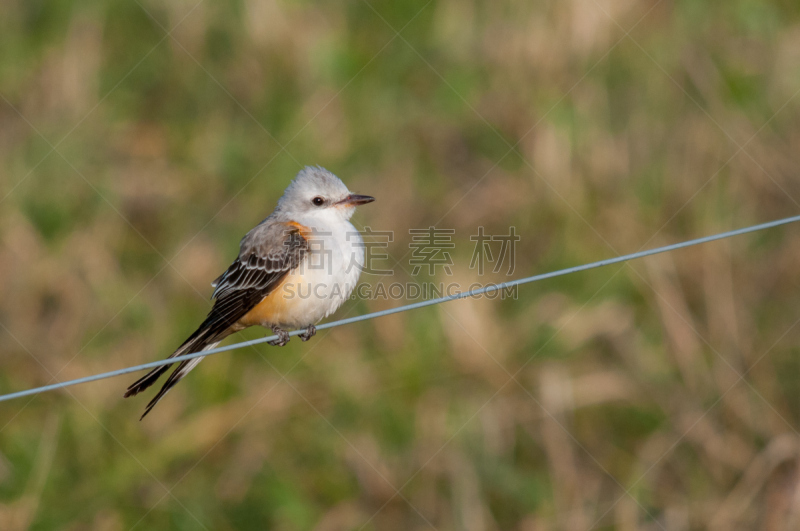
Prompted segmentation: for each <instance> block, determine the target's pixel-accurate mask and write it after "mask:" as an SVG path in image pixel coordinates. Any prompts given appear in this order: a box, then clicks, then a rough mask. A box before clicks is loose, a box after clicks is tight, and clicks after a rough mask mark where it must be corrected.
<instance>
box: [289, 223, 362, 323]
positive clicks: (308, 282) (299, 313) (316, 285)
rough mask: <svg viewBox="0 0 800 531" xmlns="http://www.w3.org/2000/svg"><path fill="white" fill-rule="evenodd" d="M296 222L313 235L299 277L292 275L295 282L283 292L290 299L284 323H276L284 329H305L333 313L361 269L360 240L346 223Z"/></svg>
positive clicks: (359, 236)
mask: <svg viewBox="0 0 800 531" xmlns="http://www.w3.org/2000/svg"><path fill="white" fill-rule="evenodd" d="M298 221H299V222H300V223H301V224H304V225H306V226H309V227H311V228H312V229H313V230H314V234H313V236H312V237H311V238H310V239H309V240H310V248H311V250H310V252H309V253H308V254H307V255H306V258H305V260H303V263H302V264H301V265H300V266H299V267H298V271H297V273H299V274H295V275H292V277H293V280H294V279H297V280H294V281H293V282H292V283H287V285H285V286H284V288H283V289H284V293H286V294H288V295H286V296H288V297H292V298H293V299H294V301H287V303H288V304H287V308H288V309H289V311H288V312H287V313H288V314H287V315H285V316H284V320H285V321H286V322H282V323H280V326H282V327H287V328H305V327H307V326H309V325H311V324H315V323H317V322H318V321H320V320H321V319H324V318H325V317H327V316H329V315H330V314H332V313H333V312H335V311H336V310H337V309H338V308H339V306H341V305H342V304H343V303H344V301H346V300H347V299H348V298H349V297H350V294H351V293H352V292H353V290H354V289H355V287H356V283H357V282H358V277H359V275H360V274H361V270H362V269H363V267H364V245H363V240H362V239H361V234H359V232H358V230H356V228H355V227H354V226H353V225H352V224H351V223H350V222H349V221H345V220H342V219H336V220H332V222H329V223H320V220H314V222H313V223H303V221H301V220H298Z"/></svg>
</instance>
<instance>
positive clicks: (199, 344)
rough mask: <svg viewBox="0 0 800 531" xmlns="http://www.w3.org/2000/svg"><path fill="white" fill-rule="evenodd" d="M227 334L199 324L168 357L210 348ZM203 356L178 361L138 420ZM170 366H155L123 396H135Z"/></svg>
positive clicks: (154, 381) (170, 365)
mask: <svg viewBox="0 0 800 531" xmlns="http://www.w3.org/2000/svg"><path fill="white" fill-rule="evenodd" d="M227 335H228V334H227V333H222V334H219V333H218V334H213V333H211V331H210V330H209V329H208V328H205V327H203V326H201V327H200V328H199V329H198V330H197V331H196V332H195V333H194V334H192V335H191V336H189V339H187V340H186V341H184V343H183V344H182V345H181V346H180V347H178V349H177V350H176V351H175V352H173V353H172V354H170V356H169V357H170V358H174V357H176V356H182V355H184V354H191V353H194V352H201V351H203V350H210V349H212V348H214V347H216V346H217V345H218V344H219V343H220V341H222V340H223V339H224V338H225V337H226V336H227ZM202 359H203V358H193V359H190V360H184V361H181V362H180V363H178V367H177V368H176V369H175V371H174V372H173V373H172V374H170V375H169V378H167V381H166V382H164V385H163V386H162V387H161V389H160V390H159V391H158V393H157V394H156V396H155V397H153V399H152V400H151V401H150V403H149V404H147V407H146V408H145V410H144V413H143V414H142V416H141V417H140V418H139V420H141V419H143V418H144V417H145V415H147V414H148V413H150V410H151V409H153V407H154V406H155V405H156V404H157V403H158V401H159V400H161V399H162V398H164V395H166V394H167V391H169V390H170V389H172V387H173V386H174V385H175V384H176V383H178V382H179V381H180V380H181V378H183V377H184V376H186V375H187V374H188V373H189V371H191V370H192V369H194V368H195V366H196V365H197V364H198V363H200V361H201V360H202ZM170 367H172V364H169V365H162V366H160V367H156V368H154V369H153V370H151V371H150V372H148V373H147V374H145V375H144V376H142V377H141V378H139V379H138V380H136V381H135V382H134V383H133V384H131V385H130V387H128V390H127V391H125V398H127V397H129V396H135V395H137V394H139V393H141V392H142V391H144V390H145V389H147V388H148V387H150V386H151V385H153V384H154V383H156V381H157V380H158V379H159V378H160V377H161V375H162V374H164V373H165V372H167V370H169V368H170Z"/></svg>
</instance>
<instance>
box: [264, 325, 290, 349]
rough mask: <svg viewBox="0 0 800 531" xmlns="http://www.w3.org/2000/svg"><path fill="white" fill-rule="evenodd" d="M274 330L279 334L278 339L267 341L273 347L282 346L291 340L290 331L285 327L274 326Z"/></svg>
mask: <svg viewBox="0 0 800 531" xmlns="http://www.w3.org/2000/svg"><path fill="white" fill-rule="evenodd" d="M272 332H273V333H274V334H275V335H277V336H278V339H273V340H272V341H267V343H269V344H270V345H272V346H273V347H282V346H284V345H285V344H286V343H288V342H289V332H287V331H286V330H284V329H283V328H278V327H277V326H273V327H272Z"/></svg>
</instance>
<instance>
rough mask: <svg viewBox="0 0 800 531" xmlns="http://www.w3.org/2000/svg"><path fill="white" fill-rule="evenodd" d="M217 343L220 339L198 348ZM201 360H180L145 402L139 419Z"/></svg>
mask: <svg viewBox="0 0 800 531" xmlns="http://www.w3.org/2000/svg"><path fill="white" fill-rule="evenodd" d="M219 344H220V340H218V341H213V342H211V343H208V344H206V345H205V346H204V347H203V348H202V349H200V350H211V349H212V348H214V347H216V346H217V345H219ZM195 352H200V351H199V350H198V351H195ZM187 354H188V352H187ZM201 361H203V358H193V359H190V360H184V361H182V362H180V363H179V364H178V368H177V369H175V370H174V371H173V372H172V374H170V375H169V378H167V381H166V382H164V385H162V386H161V389H159V390H158V393H156V396H154V397H153V399H152V400H151V401H150V402H149V403H148V404H147V407H146V408H145V410H144V413H142V416H141V417H139V420H142V419H143V418H144V417H145V416H146V415H147V414H148V413H150V410H151V409H153V408H154V407H155V405H156V404H158V402H159V401H160V400H161V399H162V398H164V395H166V394H167V392H169V390H170V389H172V388H173V387H174V386H175V384H176V383H178V382H179V381H181V379H182V378H183V377H184V376H186V375H187V374H189V371H191V370H192V369H194V368H195V367H196V366H197V364H198V363H200V362H201Z"/></svg>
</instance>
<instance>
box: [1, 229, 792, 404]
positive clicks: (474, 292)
mask: <svg viewBox="0 0 800 531" xmlns="http://www.w3.org/2000/svg"><path fill="white" fill-rule="evenodd" d="M797 221H800V216H792V217H789V218H783V219H779V220H776V221H770V222H769V223H762V224H760V225H753V226H750V227H745V228H742V229H737V230H732V231H728V232H721V233H719V234H714V235H712V236H705V237H703V238H697V239H695V240H688V241H685V242H681V243H675V244H672V245H666V246H664V247H657V248H655V249H650V250H647V251H640V252H638V253H632V254H626V255H623V256H618V257H616V258H608V259H606V260H600V261H598V262H591V263H589V264H584V265H579V266H575V267H569V268H567V269H559V270H558V271H552V272H550V273H543V274H541V275H534V276H531V277H525V278H520V279H517V280H512V281H509V282H503V283H500V284H490V285H487V286H483V287H481V288H476V289H472V290H469V291H465V292H461V293H455V294H451V295H447V296H445V297H439V298H436V299H429V300H425V301H420V302H415V303H413V304H407V305H405V306H400V307H397V308H390V309H388V310H381V311H379V312H373V313H368V314H364V315H359V316H356V317H349V318H347V319H341V320H339V321H333V322H331V323H323V324H321V325H319V326H317V330H325V329H327V328H334V327H337V326H342V325H346V324H351V323H357V322H359V321H367V320H369V319H375V318H377V317H383V316H385V315H391V314H393V313H400V312H406V311H408V310H415V309H417V308H423V307H425V306H432V305H434V304H441V303H443V302H450V301H454V300H457V299H465V298H467V297H475V296H476V295H482V294H484V293H492V292H495V291H500V290H504V289H508V288H512V287H514V286H520V285H522V284H528V283H530V282H537V281H539V280H545V279H548V278H553V277H560V276H563V275H569V274H571V273H577V272H579V271H586V270H588V269H595V268H597V267H603V266H607V265H612V264H618V263H620V262H626V261H628V260H635V259H637V258H644V257H645V256H652V255H654V254H659V253H666V252H669V251H675V250H678V249H684V248H686V247H691V246H693V245H699V244H701V243H708V242H713V241H716V240H722V239H725V238H731V237H733V236H739V235H741V234H748V233H750V232H756V231H760V230H765V229H770V228H773V227H778V226H781V225H788V224H789V223H794V222H797ZM301 333H303V330H294V331H292V332H290V333H289V335H290V336H296V335H299V334H301ZM273 339H278V336H277V335H272V336H267V337H263V338H260V339H253V340H251V341H243V342H241V343H235V344H233V345H227V346H225V347H218V348H214V349H210V350H205V351H202V352H195V353H193V354H184V355H183V356H175V357H174V358H167V359H163V360H158V361H151V362H149V363H142V364H141V365H135V366H133V367H126V368H124V369H118V370H116V371H110V372H104V373H100V374H94V375H92V376H85V377H83V378H77V379H75V380H67V381H65V382H59V383H55V384H51V385H43V386H41V387H35V388H33V389H27V390H25V391H18V392H16V393H8V394H5V395H0V402H3V401H6V400H12V399H14V398H21V397H23V396H28V395H34V394H38V393H43V392H45V391H55V390H56V389H61V388H64V387H68V386H72V385H78V384H83V383H89V382H94V381H97V380H104V379H106V378H113V377H114V376H122V375H123V374H128V373H131V372H136V371H141V370H144V369H152V368H153V367H160V366H162V365H170V364H173V363H177V362H181V361H184V360H190V359H193V358H202V357H205V356H210V355H212V354H218V353H220V352H227V351H229V350H236V349H240V348H244V347H249V346H252V345H259V344H261V343H265V342H267V341H272V340H273Z"/></svg>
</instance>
